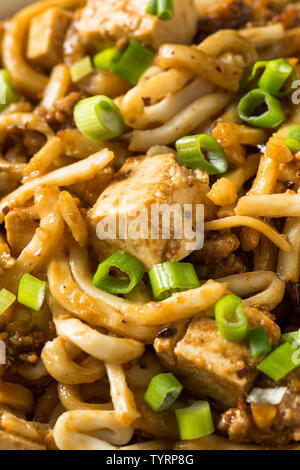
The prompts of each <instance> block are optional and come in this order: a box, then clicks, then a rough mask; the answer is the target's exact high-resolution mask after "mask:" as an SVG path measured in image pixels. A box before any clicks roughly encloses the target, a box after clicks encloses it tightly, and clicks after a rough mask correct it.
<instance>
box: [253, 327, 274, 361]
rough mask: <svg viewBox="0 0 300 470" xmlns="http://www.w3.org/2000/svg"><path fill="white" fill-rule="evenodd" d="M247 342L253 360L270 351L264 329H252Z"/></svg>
mask: <svg viewBox="0 0 300 470" xmlns="http://www.w3.org/2000/svg"><path fill="white" fill-rule="evenodd" d="M248 340H249V344H250V349H251V353H252V356H253V357H254V358H257V357H259V356H262V355H263V354H268V353H269V352H270V351H271V350H272V347H271V345H270V341H269V338H268V336H267V333H266V330H265V328H254V329H253V330H251V331H249V333H248Z"/></svg>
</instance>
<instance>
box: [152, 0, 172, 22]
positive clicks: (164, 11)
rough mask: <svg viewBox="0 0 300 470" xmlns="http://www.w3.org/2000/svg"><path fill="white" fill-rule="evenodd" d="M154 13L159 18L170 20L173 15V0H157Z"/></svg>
mask: <svg viewBox="0 0 300 470" xmlns="http://www.w3.org/2000/svg"><path fill="white" fill-rule="evenodd" d="M156 14H157V16H158V18H159V19H160V20H163V21H168V20H171V19H172V18H173V16H174V5H173V0H157V13H156Z"/></svg>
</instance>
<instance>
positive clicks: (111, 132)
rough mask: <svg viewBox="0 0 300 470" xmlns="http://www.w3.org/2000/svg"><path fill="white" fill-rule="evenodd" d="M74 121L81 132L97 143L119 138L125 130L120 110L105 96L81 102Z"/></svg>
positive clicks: (93, 97)
mask: <svg viewBox="0 0 300 470" xmlns="http://www.w3.org/2000/svg"><path fill="white" fill-rule="evenodd" d="M74 120H75V124H76V126H77V127H78V129H79V130H80V132H81V133H82V134H83V135H84V136H85V137H87V138H88V139H90V140H93V141H95V142H101V141H102V140H110V139H113V138H114V137H118V136H119V135H122V133H123V130H124V120H123V117H122V115H121V113H120V110H119V108H118V107H117V106H116V105H115V103H114V102H113V100H112V99H111V98H108V96H104V95H98V96H92V97H91V98H86V99H84V100H81V101H79V102H78V103H77V104H76V106H75V109H74Z"/></svg>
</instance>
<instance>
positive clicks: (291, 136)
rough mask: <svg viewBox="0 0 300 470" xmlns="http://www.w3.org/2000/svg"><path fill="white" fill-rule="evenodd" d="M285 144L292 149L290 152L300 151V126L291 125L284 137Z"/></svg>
mask: <svg viewBox="0 0 300 470" xmlns="http://www.w3.org/2000/svg"><path fill="white" fill-rule="evenodd" d="M285 145H286V146H287V147H288V148H289V149H290V150H291V151H292V152H295V153H297V152H300V126H299V125H298V126H293V127H292V128H291V129H290V131H289V133H288V136H287V138H286V139H285Z"/></svg>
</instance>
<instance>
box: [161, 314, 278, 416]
mask: <svg viewBox="0 0 300 470" xmlns="http://www.w3.org/2000/svg"><path fill="white" fill-rule="evenodd" d="M245 313H246V314H247V317H248V322H249V328H250V329H253V328H258V327H262V326H263V327H264V328H265V329H266V332H267V335H268V337H269V340H270V343H271V344H276V343H277V342H278V340H279V337H280V329H279V327H278V326H277V325H276V324H275V323H274V322H273V321H272V320H271V319H270V318H269V316H268V315H266V314H265V313H262V312H260V311H259V310H257V309H254V308H250V307H247V306H245ZM172 341H173V343H170V340H164V339H163V338H157V339H156V340H155V343H154V347H155V350H156V352H157V354H158V356H159V358H160V359H161V361H162V363H163V364H164V365H165V366H166V367H167V368H169V369H171V370H173V371H174V372H175V373H176V374H177V375H178V376H179V377H181V378H182V381H183V383H184V385H185V387H186V388H187V389H189V390H190V391H192V392H193V393H195V394H196V395H199V396H201V397H207V398H209V399H211V400H213V401H214V402H215V404H216V406H217V407H219V408H224V409H225V408H230V407H234V406H236V405H237V402H238V399H239V398H240V397H243V396H244V394H245V393H247V392H248V391H249V389H250V388H251V387H252V385H253V382H254V380H255V378H256V376H257V373H258V372H257V369H256V366H257V365H258V363H259V362H260V361H261V358H258V359H254V358H253V357H252V354H251V351H250V348H249V345H248V341H247V340H244V341H242V342H235V343H233V342H229V341H226V340H224V339H223V338H222V337H221V335H220V333H219V330H218V327H217V324H216V321H215V320H214V319H213V318H209V317H203V316H200V315H199V316H198V317H195V318H194V319H193V320H192V321H191V323H190V325H189V327H188V329H187V331H186V333H185V335H184V336H183V337H182V339H180V340H179V341H178V342H177V343H176V345H175V346H174V340H173V339H172Z"/></svg>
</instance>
